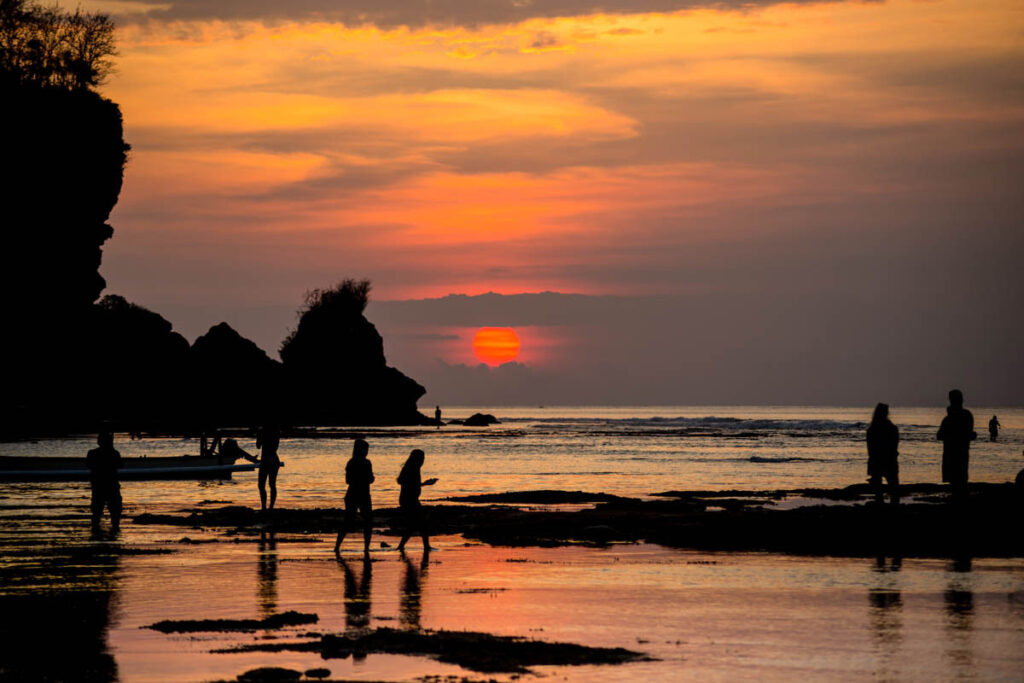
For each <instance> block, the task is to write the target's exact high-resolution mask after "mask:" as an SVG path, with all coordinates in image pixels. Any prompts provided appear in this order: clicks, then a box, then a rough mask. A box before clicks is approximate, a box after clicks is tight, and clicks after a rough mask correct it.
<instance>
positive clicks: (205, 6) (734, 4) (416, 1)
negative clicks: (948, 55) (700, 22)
mask: <svg viewBox="0 0 1024 683" xmlns="http://www.w3.org/2000/svg"><path fill="white" fill-rule="evenodd" d="M834 1H836V2H841V1H843V0H834ZM820 2H821V0H789V2H788V3H787V4H794V3H795V4H819V3H820ZM132 4H135V5H137V6H138V7H139V9H140V10H144V11H146V10H148V11H147V12H146V15H145V16H147V17H149V18H151V19H156V20H170V21H173V20H186V21H187V20H213V19H220V20H226V21H237V20H256V21H288V20H302V21H309V20H314V21H315V20H321V21H337V22H342V23H345V24H349V25H362V24H372V25H376V26H381V27H386V28H392V27H397V26H409V27H420V26H430V25H433V26H480V25H486V24H509V23H518V22H521V21H526V20H528V19H537V18H554V17H572V16H582V15H590V14H645V13H668V12H679V11H683V10H690V9H722V10H748V9H753V8H757V7H760V6H770V5H777V4H780V0H342V1H340V2H338V1H334V2H332V1H331V0H294V1H292V2H280V1H279V0H172V1H171V2H170V3H168V2H165V1H164V0H134V1H133V3H132ZM138 16H139V15H137V14H136V15H134V19H138ZM118 19H119V20H121V21H131V20H133V15H131V14H125V15H119V16H118Z"/></svg>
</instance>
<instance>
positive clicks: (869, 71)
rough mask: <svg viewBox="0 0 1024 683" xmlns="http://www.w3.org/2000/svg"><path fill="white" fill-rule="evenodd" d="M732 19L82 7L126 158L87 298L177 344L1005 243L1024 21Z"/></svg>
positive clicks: (612, 6)
mask: <svg viewBox="0 0 1024 683" xmlns="http://www.w3.org/2000/svg"><path fill="white" fill-rule="evenodd" d="M597 5H601V6H602V7H603V8H605V10H606V11H612V10H617V13H613V14H601V13H595V10H594V9H593V7H596V6H597ZM736 5H737V6H739V5H742V9H738V10H736V9H733V10H730V9H729V7H730V6H731V3H729V2H724V3H722V2H701V1H700V0H679V1H678V2H674V1H673V0H637V2H619V1H618V0H609V2H605V3H588V2H587V0H558V2H552V3H535V4H530V3H526V4H524V3H515V2H512V1H511V0H488V1H487V2H480V1H479V0H445V2H437V3H420V2H412V1H406V0H382V1H381V2H369V1H368V0H342V1H340V2H334V1H332V2H328V1H327V0H302V1H301V2H295V3H272V2H263V1H262V0H260V1H254V2H242V1H241V0H222V1H220V2H217V1H215V0H181V1H175V0H166V1H161V2H159V3H158V2H156V0H117V1H115V2H86V3H84V5H83V6H84V7H86V8H100V9H105V10H107V11H111V12H113V13H114V15H115V19H116V20H117V21H118V23H119V26H120V28H119V47H120V55H119V57H118V59H117V73H116V74H115V75H114V76H113V77H112V78H111V79H110V80H109V82H108V83H107V84H106V85H105V86H104V87H103V92H104V94H106V95H107V96H109V97H110V98H112V99H113V100H115V101H117V102H118V103H120V105H121V107H122V110H123V113H124V118H125V126H126V128H125V130H126V138H127V139H128V141H129V142H130V143H131V144H132V146H133V151H132V154H131V159H130V162H129V165H128V168H127V174H126V178H125V184H124V190H123V192H122V195H121V199H120V202H119V204H118V206H117V207H116V209H115V211H114V214H113V216H112V218H111V223H112V225H113V226H114V228H115V237H114V239H113V240H112V241H111V242H110V243H109V244H108V245H107V247H106V249H105V252H104V264H103V269H102V272H103V274H104V276H105V277H106V278H107V280H108V283H109V289H110V291H114V292H117V293H121V294H124V295H126V296H127V297H128V298H130V299H132V300H134V301H137V302H139V303H141V304H143V305H146V306H149V307H152V308H154V309H156V310H161V311H165V310H166V311H172V312H173V313H174V315H175V316H177V317H176V318H175V319H174V322H175V324H176V325H177V326H178V327H179V329H182V330H183V331H185V332H186V334H188V335H190V336H194V335H195V334H198V333H199V332H202V331H204V330H205V329H206V327H208V326H209V325H211V324H214V323H215V322H218V320H212V319H209V317H210V316H212V315H215V316H216V317H218V318H221V317H224V318H228V317H229V316H230V315H231V312H232V311H242V310H244V309H247V308H249V309H252V310H255V309H256V308H259V307H280V308H287V309H289V310H293V309H294V307H295V305H296V304H297V303H298V302H299V301H301V297H302V293H303V292H304V291H305V290H306V289H309V288H312V287H318V286H325V285H327V284H329V283H331V282H333V281H336V280H338V279H340V278H342V277H369V278H371V279H372V280H373V281H374V286H375V290H374V294H375V296H376V297H377V298H378V299H410V298H419V297H427V296H444V295H446V294H449V293H453V292H462V293H470V294H478V293H483V292H487V291H495V292H502V293H517V292H537V291H543V290H552V291H559V292H582V293H592V294H600V295H613V294H614V295H618V294H625V295H629V294H678V295H685V294H690V293H694V292H722V291H726V290H737V291H738V290H739V289H743V288H747V289H749V290H750V291H755V292H766V293H767V292H771V297H772V300H773V301H777V300H779V298H780V297H781V298H785V297H787V296H792V295H793V294H792V292H794V291H798V289H796V288H795V287H796V286H795V285H794V284H793V282H795V281H797V280H798V281H799V286H800V287H802V288H803V289H802V290H799V291H805V292H808V294H807V296H809V297H813V296H817V295H818V294H816V293H815V292H816V289H817V288H819V287H823V286H834V287H836V288H839V289H844V288H845V289H850V288H855V287H857V286H859V278H860V277H861V276H862V272H861V271H859V270H858V269H857V268H854V267H853V266H852V265H851V266H849V267H846V266H845V265H844V264H846V255H845V254H846V253H848V252H843V251H842V250H841V249H840V246H839V245H845V244H861V245H865V244H873V243H882V242H884V243H886V244H887V248H893V249H901V250H903V252H901V253H906V254H907V255H912V254H914V253H915V246H914V245H915V244H916V245H921V244H937V245H948V248H947V251H946V252H943V253H941V254H939V255H933V256H932V257H931V260H932V262H935V263H939V262H942V261H943V259H947V258H955V257H956V255H957V254H958V253H962V249H961V248H960V247H958V246H956V245H957V244H959V243H958V242H957V240H958V239H959V238H958V237H956V236H955V234H954V236H953V237H949V236H947V235H946V233H944V232H942V231H945V230H955V227H954V226H953V222H952V221H951V220H950V219H951V217H953V216H960V215H962V216H964V217H967V218H966V219H965V220H964V221H961V223H960V224H961V225H964V224H969V225H971V229H972V230H975V231H980V232H979V233H978V234H979V235H980V234H981V233H984V234H986V235H988V237H987V238H985V239H989V240H999V239H1001V238H1002V236H1003V235H1004V234H1006V231H1007V230H1008V229H1009V227H1008V226H1013V225H1017V226H1018V227H1019V218H1020V215H1021V201H1020V199H1019V194H1020V192H1019V175H1018V173H1017V171H1018V169H1019V168H1020V162H1021V160H1022V158H1024V157H1022V155H1021V150H1022V146H1024V135H1022V131H1024V125H1022V124H1024V82H1022V75H1021V74H1022V73H1024V39H1022V38H1024V4H1022V3H1021V2H1019V1H1009V0H889V1H886V2H843V1H834V2H791V3H774V2H770V1H767V0H762V1H759V2H751V3H736ZM1015 178H1018V179H1017V180H1015ZM941 248H946V247H941V246H940V249H941ZM797 256H799V257H800V258H802V259H804V261H802V262H801V263H803V264H804V265H800V266H792V267H789V266H787V267H785V268H783V267H782V266H781V265H780V266H779V267H777V268H776V267H774V266H773V265H772V264H776V263H782V262H783V261H786V260H787V259H791V258H797ZM819 263H827V264H829V267H828V268H823V269H821V270H819V265H818V264H819ZM797 271H800V272H798V273H797ZM907 272H908V273H909V271H907ZM754 273H757V278H755V277H754ZM797 276H799V277H797ZM918 276H919V274H918V275H914V274H913V273H911V274H908V275H907V276H906V277H907V280H906V281H905V282H904V281H901V280H899V277H897V280H895V281H893V282H890V283H889V286H891V287H904V286H911V285H912V284H913V282H915V280H913V278H914V277H918ZM844 278H845V279H844ZM791 280H793V282H791ZM833 280H834V281H833ZM808 285H812V286H808ZM766 295H767V294H766ZM798 296H802V294H801V295H798ZM211 307H212V309H215V313H211ZM290 322H291V321H290V319H285V318H281V319H280V320H278V319H275V321H274V322H273V323H272V324H271V327H273V331H272V332H271V331H268V330H256V329H249V330H246V329H243V330H242V331H243V332H248V333H249V334H251V335H254V336H256V337H257V339H258V341H260V342H261V344H263V345H264V346H265V347H272V346H273V343H268V342H267V340H268V339H273V338H278V339H279V338H280V337H281V336H283V328H284V327H285V326H286V325H287V324H290ZM491 324H495V325H503V324H505V322H504V321H502V320H494V321H491ZM236 325H240V326H241V327H243V328H244V327H245V324H244V323H239V322H236ZM261 335H263V336H261ZM275 335H276V336H275ZM524 352H525V351H524Z"/></svg>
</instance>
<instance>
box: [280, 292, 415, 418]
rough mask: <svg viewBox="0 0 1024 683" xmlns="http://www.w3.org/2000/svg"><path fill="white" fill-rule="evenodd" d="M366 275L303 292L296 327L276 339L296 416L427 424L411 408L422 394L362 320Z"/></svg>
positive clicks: (371, 326)
mask: <svg viewBox="0 0 1024 683" xmlns="http://www.w3.org/2000/svg"><path fill="white" fill-rule="evenodd" d="M369 292H370V283H369V281H368V280H362V281H358V282H357V281H354V280H344V281H343V282H340V283H338V285H336V286H335V287H333V288H330V289H317V290H313V291H311V292H309V294H308V295H307V297H306V305H305V307H304V309H303V310H302V311H301V316H300V318H299V324H298V327H296V329H295V330H293V331H292V332H291V334H289V335H288V337H287V338H286V339H285V340H284V342H283V343H282V344H281V360H282V361H283V362H284V367H285V370H286V371H287V375H288V381H289V383H290V385H291V389H290V390H289V392H288V394H289V399H293V401H294V406H295V407H294V410H295V412H296V413H297V416H296V419H297V420H298V421H301V422H304V423H307V424H310V423H311V424H329V425H349V424H362V425H378V424H417V425H428V424H433V421H432V420H428V419H427V417H426V416H425V415H423V414H422V413H420V412H419V411H418V410H417V409H416V401H417V400H418V399H419V398H420V397H421V396H422V395H423V394H424V393H425V392H426V389H424V388H423V387H422V386H420V385H419V384H418V383H417V382H415V381H414V380H412V379H410V378H409V377H406V376H405V375H403V374H402V373H401V372H399V371H398V370H396V369H395V368H393V367H390V366H388V364H387V359H386V358H385V357H384V340H383V339H382V338H381V336H380V334H379V333H378V332H377V328H375V327H374V326H373V324H372V323H371V322H370V321H369V320H367V319H366V317H365V316H364V315H363V311H364V310H365V308H366V304H367V301H368V297H369Z"/></svg>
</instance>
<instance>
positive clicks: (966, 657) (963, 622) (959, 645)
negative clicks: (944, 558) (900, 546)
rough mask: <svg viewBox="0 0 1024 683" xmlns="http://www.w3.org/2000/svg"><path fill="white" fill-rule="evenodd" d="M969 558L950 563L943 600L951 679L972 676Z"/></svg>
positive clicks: (972, 652)
mask: <svg viewBox="0 0 1024 683" xmlns="http://www.w3.org/2000/svg"><path fill="white" fill-rule="evenodd" d="M971 566H972V565H971V558H969V557H963V558H958V559H955V560H953V561H952V562H950V566H949V573H950V576H949V583H948V585H947V588H946V592H945V593H943V600H944V601H945V605H946V637H947V639H948V645H947V647H946V658H947V660H948V661H949V665H950V667H951V669H952V671H953V672H954V675H953V676H951V678H955V679H958V680H959V679H966V678H974V677H975V670H974V669H975V666H974V643H973V638H972V631H973V629H974V591H973V590H972V588H973V576H972V575H971Z"/></svg>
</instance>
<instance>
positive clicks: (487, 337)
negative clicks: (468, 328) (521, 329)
mask: <svg viewBox="0 0 1024 683" xmlns="http://www.w3.org/2000/svg"><path fill="white" fill-rule="evenodd" d="M473 353H474V354H476V357H477V358H478V359H479V360H480V361H481V362H483V363H487V364H488V365H501V364H502V363H507V362H509V361H512V360H515V359H516V356H518V355H519V335H517V334H516V331H515V330H513V329H512V328H511V327H481V328H480V329H479V330H477V333H476V335H474V337H473Z"/></svg>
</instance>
